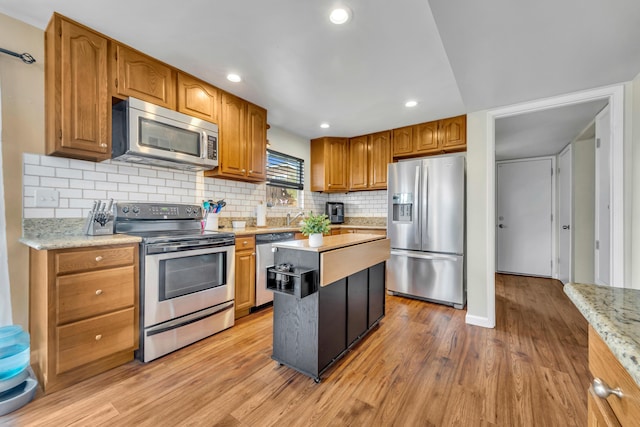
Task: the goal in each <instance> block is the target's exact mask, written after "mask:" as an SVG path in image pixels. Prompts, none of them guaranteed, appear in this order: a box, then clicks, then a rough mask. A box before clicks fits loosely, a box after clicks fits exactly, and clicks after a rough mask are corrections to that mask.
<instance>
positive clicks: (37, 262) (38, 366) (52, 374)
mask: <svg viewBox="0 0 640 427" xmlns="http://www.w3.org/2000/svg"><path fill="white" fill-rule="evenodd" d="M29 289H30V297H29V298H30V301H29V305H30V312H29V316H30V317H29V319H30V320H29V332H30V334H31V365H32V367H33V369H34V372H35V373H36V376H37V377H38V380H39V382H40V384H41V385H42V388H43V390H44V391H45V393H48V392H52V391H56V390H60V389H62V388H64V387H67V386H70V385H72V384H75V383H77V382H79V381H82V380H84V379H86V378H89V377H91V376H94V375H97V374H99V373H101V372H104V371H107V370H109V369H111V368H114V367H116V366H118V365H121V364H124V363H126V362H129V361H131V360H133V357H134V351H135V350H136V349H137V348H138V339H139V336H138V245H137V244H129V245H117V246H115V245H114V246H96V247H90V248H72V249H56V250H35V249H31V250H30V255H29Z"/></svg>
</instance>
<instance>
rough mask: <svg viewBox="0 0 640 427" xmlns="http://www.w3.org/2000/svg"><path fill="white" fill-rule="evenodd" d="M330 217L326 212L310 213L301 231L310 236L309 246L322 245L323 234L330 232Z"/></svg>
mask: <svg viewBox="0 0 640 427" xmlns="http://www.w3.org/2000/svg"><path fill="white" fill-rule="evenodd" d="M329 224H331V222H330V221H329V217H328V216H326V215H325V214H320V215H314V214H313V212H310V213H309V216H307V217H306V218H305V219H304V221H303V223H302V227H301V228H300V232H301V233H302V234H304V235H305V236H309V246H311V247H312V248H317V247H319V246H322V235H323V234H325V233H328V232H329Z"/></svg>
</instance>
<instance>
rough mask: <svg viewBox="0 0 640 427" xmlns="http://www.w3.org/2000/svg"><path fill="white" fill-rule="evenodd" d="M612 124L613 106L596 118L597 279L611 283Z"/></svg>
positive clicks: (602, 282)
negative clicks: (611, 110) (611, 113)
mask: <svg viewBox="0 0 640 427" xmlns="http://www.w3.org/2000/svg"><path fill="white" fill-rule="evenodd" d="M610 152H611V123H610V120H609V106H607V107H605V108H604V109H603V110H602V111H601V112H600V113H598V115H597V116H596V207H595V209H596V218H595V219H596V221H595V222H596V233H595V237H596V253H595V258H596V260H595V279H596V283H597V284H599V285H610V284H611V253H610V251H611V166H610V165H611V162H610V158H611V157H610Z"/></svg>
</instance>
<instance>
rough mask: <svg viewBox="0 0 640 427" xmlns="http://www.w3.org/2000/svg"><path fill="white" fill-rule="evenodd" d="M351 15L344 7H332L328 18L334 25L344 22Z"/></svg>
mask: <svg viewBox="0 0 640 427" xmlns="http://www.w3.org/2000/svg"><path fill="white" fill-rule="evenodd" d="M350 17H351V13H350V10H349V9H348V8H346V7H339V8H336V9H333V10H332V11H331V14H330V15H329V20H330V21H331V22H333V23H334V24H336V25H340V24H344V23H345V22H347V21H348V20H349V18H350Z"/></svg>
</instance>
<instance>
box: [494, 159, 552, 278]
mask: <svg viewBox="0 0 640 427" xmlns="http://www.w3.org/2000/svg"><path fill="white" fill-rule="evenodd" d="M552 167H553V163H552V160H551V159H550V158H543V159H530V160H522V161H509V162H500V163H498V165H497V187H498V188H497V204H498V206H497V211H496V216H497V218H496V219H497V227H498V228H497V229H496V250H497V254H496V255H497V271H499V272H503V273H515V274H525V275H531V276H545V277H551V268H552V264H551V260H552V249H551V242H552V239H551V237H552V229H551V226H552V206H553V202H552V195H553V191H552Z"/></svg>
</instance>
